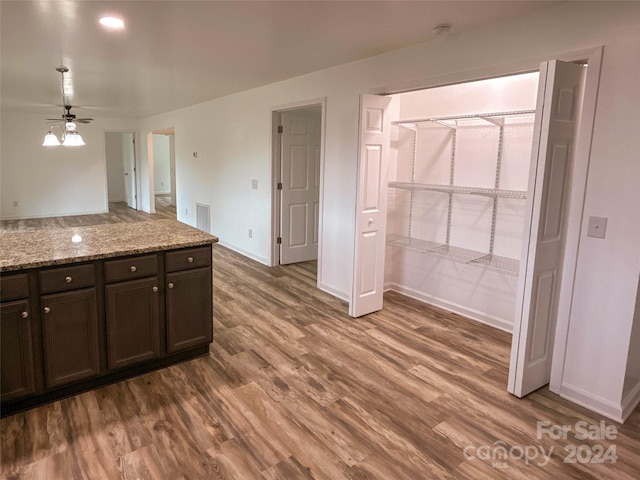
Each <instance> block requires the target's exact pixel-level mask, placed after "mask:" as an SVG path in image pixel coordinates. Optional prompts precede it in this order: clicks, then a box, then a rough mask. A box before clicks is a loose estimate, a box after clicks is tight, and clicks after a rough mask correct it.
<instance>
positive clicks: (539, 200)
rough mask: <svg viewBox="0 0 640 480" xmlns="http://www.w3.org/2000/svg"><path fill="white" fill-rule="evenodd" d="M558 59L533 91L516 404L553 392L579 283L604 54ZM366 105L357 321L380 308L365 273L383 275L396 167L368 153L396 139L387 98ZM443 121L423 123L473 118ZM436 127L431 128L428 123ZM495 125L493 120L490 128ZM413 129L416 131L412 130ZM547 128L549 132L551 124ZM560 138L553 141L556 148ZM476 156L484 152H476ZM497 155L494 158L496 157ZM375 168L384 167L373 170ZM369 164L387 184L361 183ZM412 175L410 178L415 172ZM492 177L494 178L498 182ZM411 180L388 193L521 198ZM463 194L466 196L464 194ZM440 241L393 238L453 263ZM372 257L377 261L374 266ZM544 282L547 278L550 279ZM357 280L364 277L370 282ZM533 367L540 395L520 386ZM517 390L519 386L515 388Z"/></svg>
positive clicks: (375, 284) (515, 349) (376, 284)
mask: <svg viewBox="0 0 640 480" xmlns="http://www.w3.org/2000/svg"><path fill="white" fill-rule="evenodd" d="M563 57H564V58H563V59H562V60H565V61H569V62H571V63H564V64H563V62H561V61H555V60H554V61H550V62H543V64H542V66H541V67H540V72H541V76H542V74H543V72H544V74H545V78H546V80H545V83H542V80H541V89H539V90H538V93H537V100H536V108H537V109H539V110H538V112H537V113H536V120H535V127H534V135H533V138H534V141H533V144H534V148H533V149H532V151H533V153H534V154H535V155H534V156H532V162H531V167H532V169H531V172H530V174H529V182H533V183H530V184H529V187H528V191H527V192H526V194H527V196H528V199H527V208H526V211H527V215H528V218H527V219H526V220H525V222H524V223H525V226H526V228H525V232H524V236H523V242H522V243H523V249H522V252H523V253H522V255H521V257H520V260H521V261H520V268H521V269H522V270H521V273H520V275H519V276H518V289H517V290H518V291H517V294H516V301H517V304H516V309H515V310H516V313H515V316H514V320H513V334H514V335H513V346H512V358H511V362H510V367H511V372H510V378H509V387H508V390H509V391H510V392H511V393H514V394H516V395H517V396H523V395H526V394H527V393H528V392H529V391H532V390H533V389H535V388H538V387H540V386H543V385H544V384H545V383H544V381H543V382H542V383H541V382H540V380H543V378H542V377H546V383H551V385H550V390H551V391H553V392H555V393H559V392H558V391H559V389H560V380H561V378H562V368H563V364H564V356H565V352H566V340H567V338H566V335H567V330H568V325H569V311H570V305H571V292H572V283H573V279H574V278H575V265H576V257H577V250H578V244H579V236H580V231H581V220H582V208H583V201H584V192H585V188H586V173H587V170H588V162H589V148H590V138H591V135H592V132H593V121H594V111H595V102H596V98H597V95H596V93H597V86H598V78H599V71H600V63H601V57H602V49H601V48H598V49H592V50H588V51H582V52H577V53H574V54H568V55H565V56H563ZM587 64H588V65H589V68H588V69H587V68H586V65H587ZM563 65H565V66H566V67H565V66H563ZM565 69H566V70H565ZM581 70H582V71H581ZM529 71H533V68H531V69H529ZM567 71H572V72H575V76H574V77H573V80H571V81H572V82H573V83H571V84H564V85H563V83H562V82H563V81H564V79H565V78H568V76H570V75H568V76H567V75H565V74H564V72H567ZM548 74H551V75H548ZM572 75H573V74H572ZM453 83H455V82H450V83H449V84H453ZM581 92H583V93H581ZM385 98H386V99H387V100H386V102H382V101H381V100H380V99H385ZM362 99H363V100H362V108H361V132H360V135H361V138H360V158H359V167H358V197H357V198H358V202H357V207H358V209H357V214H356V248H355V252H354V277H353V278H354V280H353V293H352V298H351V302H350V313H351V314H352V315H353V316H359V315H362V314H366V313H370V312H372V311H375V309H379V308H382V302H381V301H380V302H379V303H378V302H377V301H372V298H374V296H380V297H381V296H382V291H383V288H382V283H383V279H381V278H377V279H371V278H369V276H367V275H365V274H366V273H367V272H379V271H384V270H385V268H384V265H385V246H384V245H385V243H384V242H385V241H386V240H387V239H386V238H385V236H386V227H387V222H386V205H387V203H386V189H387V178H386V168H387V167H386V164H385V162H387V161H389V159H390V158H391V160H390V161H393V158H392V157H393V156H392V155H388V154H384V152H381V151H380V149H378V150H376V148H374V147H375V146H376V145H378V146H379V144H380V142H379V141H377V142H376V139H375V138H373V137H371V136H372V135H373V134H374V133H376V134H382V133H383V132H385V131H387V132H389V133H387V135H392V134H393V131H392V129H391V123H392V122H391V121H390V119H389V118H388V117H389V115H390V112H391V110H389V108H390V107H389V105H391V98H390V97H384V96H375V95H363V97H362ZM472 116H473V117H475V118H477V119H478V120H480V121H481V122H485V121H488V122H489V123H493V124H496V125H498V126H499V125H503V120H499V119H497V118H495V116H494V115H472ZM500 116H502V115H500ZM444 117H445V118H442V117H439V118H435V119H434V118H423V119H419V120H420V121H423V120H424V121H429V122H433V123H438V122H440V123H441V124H442V126H443V127H445V129H452V127H453V128H454V129H455V125H452V124H451V123H450V120H452V119H454V117H455V118H457V119H458V118H459V119H462V118H465V119H466V118H468V117H469V115H465V114H462V115H455V114H453V115H444ZM555 117H558V119H559V122H560V123H562V124H563V125H564V127H565V128H564V129H563V134H562V135H563V137H562V138H560V137H559V136H556V134H555V132H554V131H553V130H549V128H550V124H553V123H554V121H555ZM434 120H436V121H435V122H434ZM495 120H499V121H498V122H496V121H495ZM396 123H397V122H396ZM413 123H416V122H413ZM570 124H571V125H570ZM569 126H570V129H569ZM413 128H415V125H414V127H413ZM551 128H553V127H552V126H551ZM370 137H371V138H372V139H370ZM443 138H444V137H443ZM454 138H455V135H454ZM556 139H559V140H558V142H557V143H556ZM454 144H455V142H454ZM442 145H444V143H443V144H442ZM416 147H417V144H416V143H415V142H414V144H413V147H412V148H416ZM454 149H455V147H454ZM445 150H446V149H445ZM376 151H377V152H378V153H377V154H375V155H374V154H373V153H375V152H376ZM372 152H373V153H372ZM478 152H479V153H480V154H481V153H482V152H481V151H478ZM474 153H476V152H474ZM502 153H503V152H502V151H500V153H499V155H501V154H502ZM445 154H446V152H445ZM572 159H573V160H572ZM376 162H379V163H381V164H384V165H382V166H376V165H377V163H376ZM373 166H376V169H375V171H378V172H385V175H380V177H383V178H378V177H376V176H371V175H367V172H370V171H373V170H372V167H373ZM545 169H546V170H545ZM452 172H453V169H449V170H448V171H444V170H443V171H441V172H439V173H440V174H442V175H443V176H444V177H446V176H447V175H449V178H450V176H451V175H452ZM413 173H414V172H411V174H413ZM497 178H498V177H497V176H496V180H497ZM413 182H414V181H412V182H406V181H404V182H403V181H397V182H395V183H396V185H393V187H394V188H398V189H401V190H402V189H406V190H409V191H414V190H416V189H421V190H432V191H435V190H438V191H439V194H440V195H443V194H446V195H448V196H449V198H451V195H457V194H465V195H469V194H471V195H483V196H484V195H486V196H488V197H501V196H503V194H505V195H508V196H510V195H511V194H512V193H514V194H518V192H502V191H501V190H502V189H501V188H498V187H497V186H494V187H493V188H489V189H484V188H482V191H480V190H478V189H476V188H474V189H473V190H474V191H469V190H468V189H467V188H466V187H467V185H460V186H458V185H454V184H453V183H450V184H449V185H441V184H422V183H421V182H419V184H418V185H416V183H413ZM438 183H439V182H438ZM433 187H438V188H433ZM443 187H444V188H443ZM460 187H463V188H462V189H461V188H460ZM374 198H377V199H380V198H385V201H384V202H378V203H375V204H374V203H372V202H371V200H372V199H374ZM365 200H369V203H366V202H365ZM400 203H402V201H401V202H400ZM409 204H410V206H412V205H413V204H412V200H409ZM372 205H373V206H375V209H373V208H372ZM378 206H382V207H384V209H385V214H384V215H382V216H380V217H381V218H382V219H383V220H381V221H380V223H378V222H377V220H376V219H377V217H375V215H374V214H375V213H377V211H378ZM441 210H442V212H444V213H443V215H445V216H448V217H449V218H448V221H449V222H450V221H451V220H450V216H451V200H449V203H448V206H447V205H443V208H442V209H441ZM479 211H481V213H482V212H485V213H486V216H487V217H488V218H491V209H489V208H486V209H480V210H479ZM495 216H496V209H495V203H494V208H493V221H495ZM412 219H415V217H412V216H411V215H410V216H409V221H411V220H412ZM372 225H373V226H372ZM401 226H402V227H406V225H402V222H401ZM471 226H475V225H471ZM374 227H375V228H374ZM494 227H495V224H493V225H492V230H491V237H490V238H491V243H490V248H491V249H492V248H493V247H494V244H493V239H494V238H493V235H494V231H493V228H494ZM552 227H553V228H552ZM409 228H411V227H409ZM427 230H428V229H427ZM427 230H425V231H427ZM428 231H429V233H437V232H434V230H433V229H431V230H428ZM371 232H373V233H371ZM443 235H445V236H444V238H446V240H445V242H444V243H445V245H442V243H443V242H442V241H438V240H434V239H418V240H423V241H419V242H413V241H412V239H411V236H409V239H407V238H404V239H398V238H395V239H392V240H394V241H395V240H399V241H401V242H404V244H405V245H404V247H406V248H408V249H412V248H413V249H416V248H417V249H419V250H425V251H427V252H429V253H433V254H435V255H442V254H444V255H450V254H451V253H452V249H451V248H450V245H449V240H450V237H449V231H448V229H446V230H445V232H444V233H443ZM552 238H553V239H554V241H556V240H557V245H558V246H559V247H561V249H560V250H559V252H558V254H557V255H555V256H554V260H553V265H552V266H551V267H549V268H550V270H549V271H550V272H552V273H551V274H550V275H551V276H549V275H547V274H546V271H547V270H546V269H547V267H548V265H543V264H542V262H538V260H539V259H538V256H537V255H536V250H537V249H538V250H541V249H542V246H543V245H542V244H544V243H545V242H548V241H549V240H550V239H552ZM462 239H463V240H465V241H466V240H468V239H469V238H468V237H466V236H463V237H462ZM434 243H437V245H434ZM541 245H542V246H541ZM460 250H464V251H463V252H462V251H461V252H457V253H465V255H466V254H467V253H471V254H474V256H475V254H476V253H477V252H475V251H471V252H469V250H470V248H469V247H467V248H463V249H460ZM556 250H557V249H556ZM453 253H456V252H453ZM489 253H492V252H489ZM371 255H375V256H376V257H375V258H370V257H371ZM494 259H495V258H494V256H493V255H489V256H488V257H484V258H478V259H476V258H473V259H471V260H470V261H469V260H467V259H463V260H462V262H461V263H463V264H465V267H466V265H468V264H470V263H474V262H476V261H477V260H481V262H480V263H483V261H489V262H493V260H494ZM372 265H375V267H372ZM538 267H540V268H538ZM481 268H484V267H481ZM485 270H488V269H485ZM549 278H550V279H551V280H549V281H546V280H548V279H549ZM363 279H366V281H364V280H363ZM545 279H546V280H545ZM543 280H545V281H546V283H545V281H543ZM380 300H381V299H380ZM538 307H544V308H538ZM370 308H371V309H370ZM445 308H446V307H445ZM540 317H542V320H543V322H542V323H541V327H540V328H538V327H537V326H534V327H533V328H531V325H532V324H531V322H530V323H529V325H527V323H526V321H525V318H527V319H529V318H531V319H533V320H531V321H532V322H534V323H538V320H539V318H540ZM527 321H528V320H527ZM552 352H553V357H554V358H556V360H557V361H555V362H554V363H553V364H552V363H551V361H552ZM532 353H533V354H532ZM525 357H526V359H527V360H526V362H528V363H524V364H523V363H522V360H523V358H525ZM534 357H535V358H534ZM539 362H543V363H544V365H540V367H541V369H542V370H544V375H543V376H541V377H539V378H537V379H536V382H537V384H538V387H535V386H534V384H529V382H527V381H523V377H528V376H529V374H528V372H527V369H528V368H529V367H534V366H536V364H537V363H539ZM514 372H518V373H517V374H516V373H514ZM514 379H515V380H514ZM525 380H526V379H525ZM550 380H551V381H550ZM518 382H519V383H520V385H521V386H522V388H521V387H518V385H517V383H518Z"/></svg>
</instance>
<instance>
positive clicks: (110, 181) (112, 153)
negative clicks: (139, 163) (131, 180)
mask: <svg viewBox="0 0 640 480" xmlns="http://www.w3.org/2000/svg"><path fill="white" fill-rule="evenodd" d="M104 136H105V152H106V162H107V190H108V193H109V201H110V202H124V201H126V194H125V190H124V158H123V153H124V151H123V148H122V140H123V139H122V133H120V132H106V133H105V134H104Z"/></svg>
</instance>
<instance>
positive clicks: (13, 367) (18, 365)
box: [0, 300, 35, 402]
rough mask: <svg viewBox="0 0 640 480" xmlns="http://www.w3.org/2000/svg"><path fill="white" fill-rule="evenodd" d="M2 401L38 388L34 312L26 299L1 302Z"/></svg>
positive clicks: (18, 396)
mask: <svg viewBox="0 0 640 480" xmlns="http://www.w3.org/2000/svg"><path fill="white" fill-rule="evenodd" d="M0 323H1V325H0V329H1V332H2V336H1V337H0V339H1V342H0V343H1V345H0V348H1V356H2V360H1V361H2V364H1V366H0V370H1V371H2V383H1V387H0V391H1V392H2V401H3V402H5V401H7V400H13V399H15V398H20V397H22V396H25V395H29V394H30V393H33V392H34V391H35V380H34V371H35V365H34V360H33V340H32V338H31V315H30V312H29V304H28V302H27V301H26V300H21V301H18V302H6V303H3V304H2V305H1V306H0Z"/></svg>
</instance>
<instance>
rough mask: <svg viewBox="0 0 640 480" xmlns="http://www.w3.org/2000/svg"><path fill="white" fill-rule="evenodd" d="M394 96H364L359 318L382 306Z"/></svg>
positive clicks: (356, 270)
mask: <svg viewBox="0 0 640 480" xmlns="http://www.w3.org/2000/svg"><path fill="white" fill-rule="evenodd" d="M391 101H392V99H391V97H383V96H378V95H362V96H361V97H360V146H359V154H358V189H357V190H358V194H357V197H356V231H355V245H354V266H353V286H352V294H351V302H350V303H349V315H351V316H352V317H359V316H361V315H366V314H368V313H372V312H375V311H377V310H380V309H381V308H382V297H383V293H384V292H383V289H384V257H385V237H386V230H387V183H388V172H387V170H388V163H389V148H390V140H391V136H390V130H391V119H390V118H389V117H390V105H391Z"/></svg>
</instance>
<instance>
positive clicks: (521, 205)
mask: <svg viewBox="0 0 640 480" xmlns="http://www.w3.org/2000/svg"><path fill="white" fill-rule="evenodd" d="M537 85H538V73H537V72H535V73H528V74H522V75H516V76H510V77H502V78H496V79H490V80H482V81H477V82H469V83H465V84H459V85H451V86H446V87H439V88H432V89H427V90H421V91H415V92H408V93H403V94H398V95H395V96H396V97H397V98H398V100H399V103H400V107H399V108H400V118H399V119H398V121H396V122H394V123H395V127H394V129H393V131H392V160H391V165H390V178H389V180H390V188H389V206H388V208H389V210H388V212H389V213H388V221H387V252H386V266H385V284H386V288H388V289H393V290H396V291H399V292H402V293H404V294H406V295H408V296H411V297H414V298H417V299H420V300H423V301H426V302H428V303H432V304H435V305H438V306H441V307H443V308H446V309H448V310H451V311H454V312H457V313H460V314H462V315H465V316H468V317H471V318H474V319H476V320H479V321H482V322H485V323H488V324H491V325H493V326H496V327H498V328H501V329H503V330H507V331H511V330H512V325H513V317H514V309H515V298H516V291H517V283H518V267H519V266H518V263H519V259H520V256H521V253H522V241H523V239H522V234H523V229H524V220H525V212H526V205H527V202H526V191H527V187H528V178H529V164H530V156H531V144H532V136H533V113H532V111H533V110H535V103H536V93H537ZM501 112H519V113H517V114H513V115H502V114H500V115H496V113H501ZM415 120H419V121H415Z"/></svg>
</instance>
